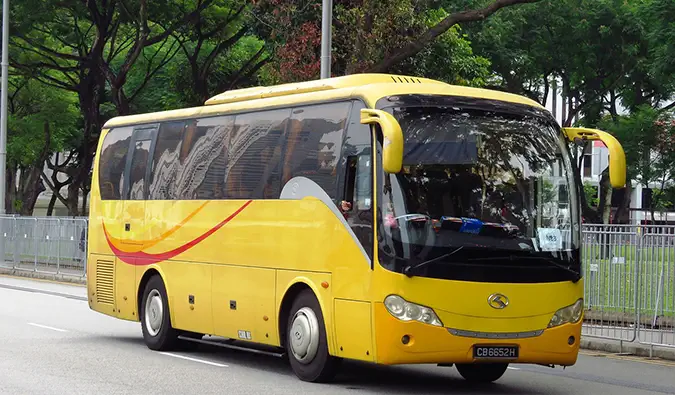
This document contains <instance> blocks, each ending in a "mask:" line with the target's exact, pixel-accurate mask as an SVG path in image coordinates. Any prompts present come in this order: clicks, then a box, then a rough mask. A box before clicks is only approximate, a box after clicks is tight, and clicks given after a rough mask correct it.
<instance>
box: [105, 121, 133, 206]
mask: <svg viewBox="0 0 675 395" xmlns="http://www.w3.org/2000/svg"><path fill="white" fill-rule="evenodd" d="M131 131H132V129H131V128H130V127H127V128H115V129H112V130H111V131H110V132H109V133H108V134H107V135H106V136H105V139H104V140H103V145H102V147H101V154H100V155H101V158H100V160H99V175H98V176H99V189H100V190H101V199H103V200H120V199H121V198H122V191H123V189H122V188H123V187H124V185H123V180H124V169H125V167H126V164H127V153H128V152H129V144H130V143H131Z"/></svg>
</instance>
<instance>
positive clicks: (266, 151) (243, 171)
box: [225, 110, 290, 199]
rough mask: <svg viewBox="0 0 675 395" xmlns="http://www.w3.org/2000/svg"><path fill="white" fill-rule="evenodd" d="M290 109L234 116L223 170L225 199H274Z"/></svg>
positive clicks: (277, 186)
mask: <svg viewBox="0 0 675 395" xmlns="http://www.w3.org/2000/svg"><path fill="white" fill-rule="evenodd" d="M289 115H290V110H274V111H265V112H258V113H250V114H241V115H237V117H236V119H235V125H234V131H233V132H232V139H231V142H230V144H229V153H228V164H227V167H226V171H225V184H226V192H225V193H226V198H229V199H278V198H279V195H280V193H281V189H280V168H281V147H282V142H283V136H284V131H285V128H286V125H287V123H288V118H289Z"/></svg>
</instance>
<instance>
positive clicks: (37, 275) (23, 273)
mask: <svg viewBox="0 0 675 395" xmlns="http://www.w3.org/2000/svg"><path fill="white" fill-rule="evenodd" d="M0 274H4V275H8V276H14V277H23V278H31V279H38V280H48V281H56V282H60V283H67V284H78V285H86V284H87V279H86V278H85V277H79V276H72V275H70V276H69V275H67V274H58V273H44V272H34V271H27V270H17V269H12V268H8V267H2V266H0Z"/></svg>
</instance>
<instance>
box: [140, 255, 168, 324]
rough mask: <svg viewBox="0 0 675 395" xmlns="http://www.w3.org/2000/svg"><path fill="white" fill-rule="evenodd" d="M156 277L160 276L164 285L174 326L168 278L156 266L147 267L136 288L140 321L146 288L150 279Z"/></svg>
mask: <svg viewBox="0 0 675 395" xmlns="http://www.w3.org/2000/svg"><path fill="white" fill-rule="evenodd" d="M154 276H159V278H160V279H161V280H162V282H163V283H164V289H165V290H166V297H167V299H168V300H167V303H168V304H169V317H170V318H171V323H172V324H174V322H173V316H174V315H173V314H171V305H172V303H171V291H170V290H169V285H168V284H167V283H166V276H165V275H164V273H163V272H162V270H161V269H160V268H159V267H157V266H155V265H152V266H149V267H147V268H146V269H145V271H144V272H143V275H141V277H140V280H139V281H138V287H137V288H136V309H137V311H138V314H137V316H138V319H139V321H140V320H141V303H143V291H144V290H145V286H146V284H147V283H148V281H150V279H151V278H152V277H154Z"/></svg>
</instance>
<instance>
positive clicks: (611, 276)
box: [582, 237, 675, 317]
mask: <svg viewBox="0 0 675 395" xmlns="http://www.w3.org/2000/svg"><path fill="white" fill-rule="evenodd" d="M666 240H668V241H671V243H672V241H673V240H675V238H672V237H671V238H670V239H666ZM582 256H583V267H584V272H585V301H586V305H587V306H588V307H590V308H591V309H593V310H602V311H606V312H623V313H629V314H636V312H637V311H638V310H639V311H640V314H641V316H643V317H644V316H654V314H655V312H657V309H658V315H663V316H667V317H675V245H671V246H663V244H661V245H652V246H649V245H644V246H637V245H618V244H614V245H610V246H606V245H605V246H603V245H599V244H595V243H587V244H585V245H584V246H583V253H582Z"/></svg>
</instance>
